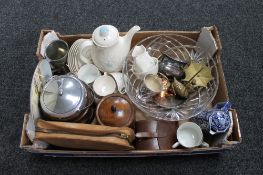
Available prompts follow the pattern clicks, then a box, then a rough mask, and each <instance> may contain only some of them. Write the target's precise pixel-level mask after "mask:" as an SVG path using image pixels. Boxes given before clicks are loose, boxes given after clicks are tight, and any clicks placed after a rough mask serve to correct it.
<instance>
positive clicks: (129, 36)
mask: <svg viewBox="0 0 263 175" xmlns="http://www.w3.org/2000/svg"><path fill="white" fill-rule="evenodd" d="M139 30H141V28H140V27H139V26H137V25H136V26H133V27H132V28H131V29H130V30H129V31H128V32H127V34H126V35H125V36H124V40H125V42H126V43H130V42H131V40H132V37H133V36H134V34H135V33H136V32H138V31H139Z"/></svg>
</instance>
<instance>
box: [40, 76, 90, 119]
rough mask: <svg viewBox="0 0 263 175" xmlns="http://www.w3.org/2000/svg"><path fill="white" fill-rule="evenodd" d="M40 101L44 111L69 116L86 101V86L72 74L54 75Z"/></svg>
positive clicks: (44, 89)
mask: <svg viewBox="0 0 263 175" xmlns="http://www.w3.org/2000/svg"><path fill="white" fill-rule="evenodd" d="M40 101H41V107H42V109H43V110H44V112H47V113H48V114H50V115H54V116H53V117H56V116H61V117H68V116H70V115H72V114H73V113H74V112H76V111H77V110H79V108H80V106H82V104H83V103H85V91H84V86H83V85H82V83H81V82H80V81H79V80H77V79H76V78H74V77H72V76H66V75H65V76H64V75H63V76H54V77H52V78H51V79H50V80H49V81H48V82H47V84H46V85H45V87H44V88H43V92H42V95H41V100H40Z"/></svg>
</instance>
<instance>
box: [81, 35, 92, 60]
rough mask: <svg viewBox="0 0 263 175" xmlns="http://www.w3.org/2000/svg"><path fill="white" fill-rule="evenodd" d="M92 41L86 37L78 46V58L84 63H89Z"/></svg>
mask: <svg viewBox="0 0 263 175" xmlns="http://www.w3.org/2000/svg"><path fill="white" fill-rule="evenodd" d="M92 46H93V41H92V40H91V39H87V40H85V41H83V42H82V43H81V44H80V46H79V58H80V60H81V61H83V62H84V63H86V64H89V63H91V62H92V61H91V51H92Z"/></svg>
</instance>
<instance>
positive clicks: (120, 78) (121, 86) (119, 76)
mask: <svg viewBox="0 0 263 175" xmlns="http://www.w3.org/2000/svg"><path fill="white" fill-rule="evenodd" d="M110 75H111V76H112V77H113V78H114V80H115V82H116V84H117V87H118V91H119V92H120V93H121V94H125V93H126V90H125V81H127V76H126V75H124V74H123V73H120V72H113V73H110Z"/></svg>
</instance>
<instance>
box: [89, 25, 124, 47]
mask: <svg viewBox="0 0 263 175" xmlns="http://www.w3.org/2000/svg"><path fill="white" fill-rule="evenodd" d="M118 38H119V31H118V29H117V28H116V27H114V26H112V25H101V26H99V27H97V28H96V29H95V30H94V32H93V33H92V40H93V42H94V44H95V45H97V46H100V47H110V46H113V45H114V44H116V43H117V41H118Z"/></svg>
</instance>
